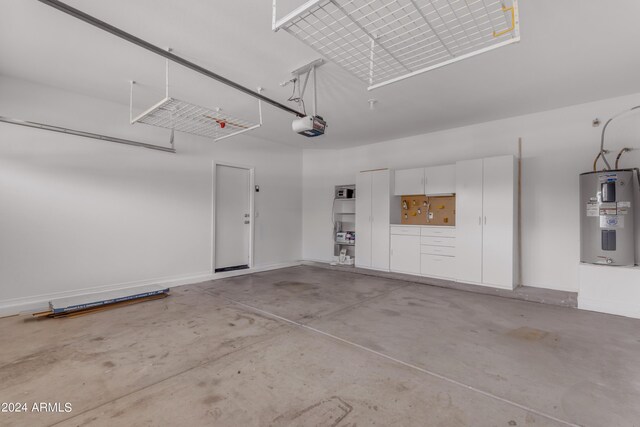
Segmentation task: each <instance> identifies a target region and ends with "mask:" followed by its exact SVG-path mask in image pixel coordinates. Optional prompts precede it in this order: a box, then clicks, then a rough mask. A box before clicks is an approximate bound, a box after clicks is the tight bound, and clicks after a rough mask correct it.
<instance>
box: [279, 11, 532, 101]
mask: <svg viewBox="0 0 640 427" xmlns="http://www.w3.org/2000/svg"><path fill="white" fill-rule="evenodd" d="M272 26H273V30H274V31H277V30H280V29H283V30H285V31H287V32H288V33H290V34H291V35H293V36H294V37H296V38H298V39H299V40H300V41H302V42H303V43H305V44H307V45H308V46H310V47H311V48H313V49H315V50H316V51H318V52H319V53H321V54H322V55H324V56H326V57H327V58H328V59H330V60H332V61H333V62H335V63H336V64H338V65H339V66H341V67H342V68H344V69H346V70H347V71H349V72H350V73H352V74H353V75H355V76H356V77H358V78H359V79H361V80H363V81H364V82H366V83H367V84H368V85H369V89H370V90H371V89H376V88H378V87H381V86H384V85H387V84H390V83H393V82H397V81H399V80H403V79H406V78H408V77H412V76H415V75H417V74H421V73H424V72H427V71H431V70H434V69H436V68H439V67H443V66H445V65H448V64H451V63H454V62H457V61H461V60H463V59H466V58H469V57H472V56H475V55H479V54H481V53H484V52H488V51H491V50H493V49H497V48H499V47H502V46H506V45H509V44H511V43H515V42H518V41H519V40H520V26H519V15H518V2H517V0H505V1H496V0H309V1H307V2H306V3H305V4H303V5H302V6H300V7H299V8H297V9H296V10H294V11H292V12H291V13H289V14H287V15H285V16H284V17H282V18H281V19H277V0H273V17H272Z"/></svg>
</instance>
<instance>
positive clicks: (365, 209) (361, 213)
mask: <svg viewBox="0 0 640 427" xmlns="http://www.w3.org/2000/svg"><path fill="white" fill-rule="evenodd" d="M355 262H356V265H357V266H358V267H371V172H360V173H359V174H358V176H357V177H356V261H355Z"/></svg>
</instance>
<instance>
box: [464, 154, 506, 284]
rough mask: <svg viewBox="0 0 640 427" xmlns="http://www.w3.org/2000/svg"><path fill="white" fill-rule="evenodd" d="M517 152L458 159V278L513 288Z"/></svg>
mask: <svg viewBox="0 0 640 427" xmlns="http://www.w3.org/2000/svg"><path fill="white" fill-rule="evenodd" d="M516 169H517V168H516V163H515V159H514V157H513V156H501V157H492V158H487V159H479V160H468V161H462V162H458V163H457V164H456V228H457V230H458V233H457V235H458V238H457V245H456V255H457V262H458V266H459V267H458V268H457V273H456V278H457V279H458V280H460V281H463V282H471V283H477V284H483V285H487V286H495V287H500V288H508V289H513V287H514V284H515V280H514V276H515V274H514V263H515V231H514V230H515V226H516V221H515V219H516V204H515V203H516V186H515V183H516V180H515V174H516Z"/></svg>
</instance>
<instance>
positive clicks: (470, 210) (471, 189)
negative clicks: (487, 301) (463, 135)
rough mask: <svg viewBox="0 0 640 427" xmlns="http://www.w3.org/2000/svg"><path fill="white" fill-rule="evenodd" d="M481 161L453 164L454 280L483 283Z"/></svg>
mask: <svg viewBox="0 0 640 427" xmlns="http://www.w3.org/2000/svg"><path fill="white" fill-rule="evenodd" d="M482 169H483V163H482V159H477V160H466V161H462V162H458V163H456V236H457V238H456V262H457V266H458V267H457V272H456V279H458V280H460V281H463V282H474V283H481V282H482V191H483V188H482V187H483V186H482Z"/></svg>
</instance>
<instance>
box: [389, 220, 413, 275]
mask: <svg viewBox="0 0 640 427" xmlns="http://www.w3.org/2000/svg"><path fill="white" fill-rule="evenodd" d="M391 271H397V272H399V273H409V274H420V235H419V230H418V235H417V236H415V235H414V236H407V235H399V234H392V235H391Z"/></svg>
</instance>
